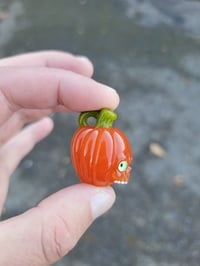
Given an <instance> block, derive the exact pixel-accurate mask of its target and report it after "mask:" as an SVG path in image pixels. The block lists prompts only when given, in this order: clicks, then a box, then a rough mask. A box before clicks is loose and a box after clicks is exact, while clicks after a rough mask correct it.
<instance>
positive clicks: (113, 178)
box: [71, 109, 132, 186]
mask: <svg viewBox="0 0 200 266" xmlns="http://www.w3.org/2000/svg"><path fill="white" fill-rule="evenodd" d="M90 117H94V118H95V119H96V124H95V126H90V125H88V119H89V118H90ZM116 118H117V114H116V113H115V112H113V111H110V110H108V109H102V110H100V111H91V112H83V113H81V114H80V116H79V125H80V128H79V129H78V130H77V131H76V132H75V134H74V136H73V139H72V143H71V157H72V163H73V165H74V168H75V171H76V172H77V175H78V176H79V178H80V180H81V181H82V182H84V183H89V184H92V185H96V186H108V185H110V184H113V183H121V184H127V183H128V181H129V178H130V171H131V166H130V165H131V162H132V152H131V146H130V144H129V141H128V139H127V137H126V136H125V135H124V133H122V132H121V131H120V130H119V129H117V128H112V123H113V121H114V120H115V119H116Z"/></svg>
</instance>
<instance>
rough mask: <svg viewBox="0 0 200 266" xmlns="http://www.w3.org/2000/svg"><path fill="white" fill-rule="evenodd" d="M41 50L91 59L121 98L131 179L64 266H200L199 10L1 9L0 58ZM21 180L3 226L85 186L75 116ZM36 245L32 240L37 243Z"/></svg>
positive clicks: (192, 4)
mask: <svg viewBox="0 0 200 266" xmlns="http://www.w3.org/2000/svg"><path fill="white" fill-rule="evenodd" d="M43 49H59V50H64V51H69V52H72V53H75V54H80V55H86V56H88V57H89V58H90V59H91V60H92V61H93V63H94V66H95V74H94V79H96V80H98V81H100V82H103V83H106V84H108V85H110V86H112V87H114V88H115V89H117V91H118V92H119V94H120V97H121V103H120V106H119V107H118V109H117V112H118V116H119V118H118V120H117V122H116V124H115V125H116V126H117V127H119V128H120V129H122V130H123V131H124V132H125V133H126V135H127V136H128V138H129V139H130V141H131V145H132V148H133V151H134V156H135V157H134V164H133V171H132V178H131V181H130V182H129V184H128V185H126V186H120V185H115V186H114V188H115V190H116V194H117V201H116V203H115V205H114V207H113V208H112V210H111V211H109V212H108V213H107V214H106V215H104V216H103V217H101V218H100V219H98V220H97V221H96V222H95V223H94V224H93V225H92V227H91V228H90V229H89V230H88V231H87V232H86V233H85V235H84V236H83V237H82V239H81V240H80V242H79V243H78V245H77V247H76V248H75V249H74V250H73V251H72V252H71V253H70V254H69V255H68V256H67V257H65V258H64V259H63V260H61V261H60V262H58V263H56V264H55V265H57V266H62V265H72V266H94V265H95V266H104V265H105V266H108V265H109V266H122V265H123V266H132V265H133V266H158V265H159V266H168V265H172V266H175V265H181V266H195V265H199V262H200V222H199V220H200V204H199V200H200V178H199V174H200V119H199V116H200V1H192V0H182V1H178V0H168V1H164V0H101V1H99V0H57V1H53V0H43V1H39V0H29V1H27V0H16V1H11V0H1V2H0V57H6V56H10V55H13V54H19V53H23V52H28V51H35V50H43ZM53 119H54V120H55V124H56V126H55V130H54V132H53V133H52V134H51V136H49V137H48V138H47V139H46V140H45V141H43V142H41V143H40V144H39V145H37V147H36V148H35V149H34V151H33V152H32V153H31V154H30V155H29V156H28V157H26V158H25V159H24V160H23V162H22V163H21V164H20V167H19V168H18V169H17V171H16V172H15V173H14V175H13V177H12V180H11V186H10V190H9V198H8V200H7V203H6V208H5V212H4V216H3V218H4V219H6V218H8V217H11V216H14V215H17V214H20V213H22V212H23V211H25V210H27V209H28V208H30V207H32V206H34V205H35V204H37V203H38V202H39V201H40V200H41V199H43V198H44V197H46V196H48V195H49V194H51V193H53V192H55V191H57V190H59V189H60V188H63V187H65V186H69V185H72V184H75V183H77V182H78V179H77V177H76V175H75V173H74V170H73V168H72V165H71V162H70V151H69V146H70V140H71V137H72V134H73V132H74V131H75V129H76V128H77V114H56V115H54V117H53ZM30 241H31V240H30Z"/></svg>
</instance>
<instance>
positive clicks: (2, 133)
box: [0, 109, 51, 145]
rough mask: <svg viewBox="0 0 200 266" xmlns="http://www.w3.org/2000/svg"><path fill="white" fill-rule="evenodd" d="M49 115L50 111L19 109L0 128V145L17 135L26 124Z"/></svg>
mask: <svg viewBox="0 0 200 266" xmlns="http://www.w3.org/2000/svg"><path fill="white" fill-rule="evenodd" d="M50 113H51V110H31V109H28V110H27V109H21V110H19V111H17V112H15V113H14V114H13V115H12V116H11V117H10V118H9V119H8V120H7V121H6V122H5V123H4V124H2V125H1V126H0V145H2V144H3V143H5V142H6V141H7V140H9V139H10V138H11V137H13V136H14V135H16V134H17V133H19V131H20V130H21V129H22V128H23V127H24V125H25V124H26V123H29V122H32V121H34V120H38V119H40V118H42V117H44V116H47V115H49V114H50Z"/></svg>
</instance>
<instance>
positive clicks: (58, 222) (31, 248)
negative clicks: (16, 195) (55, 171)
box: [0, 51, 119, 266]
mask: <svg viewBox="0 0 200 266" xmlns="http://www.w3.org/2000/svg"><path fill="white" fill-rule="evenodd" d="M92 74H93V65H92V63H91V62H90V61H89V60H88V59H87V58H85V57H79V56H74V55H72V54H69V53H64V52H60V51H43V52H36V53H29V54H24V55H20V56H14V57H10V58H6V59H1V60H0V106H1V108H0V213H1V211H2V209H3V206H4V203H5V200H6V196H7V191H8V185H9V177H10V175H11V174H12V172H13V171H14V170H15V168H16V167H17V166H18V164H19V162H20V161H21V160H22V159H23V158H24V156H26V154H27V153H29V152H30V151H31V150H32V149H33V148H34V146H35V145H36V144H37V143H38V142H39V141H40V140H42V139H43V138H45V137H46V136H47V135H48V134H49V133H50V132H51V131H52V130H53V121H52V120H51V119H50V118H49V117H48V115H49V114H51V113H53V112H61V111H62V112H69V111H78V112H81V111H86V110H97V109H101V108H103V107H107V108H110V109H115V108H116V107H117V105H118V103H119V97H118V95H117V93H116V91H115V90H113V89H111V88H109V87H107V86H105V85H103V84H101V83H98V82H96V81H94V80H93V79H92V78H91V76H92ZM41 91H42V92H43V93H41ZM27 122H29V123H30V122H31V124H30V125H29V126H26V127H25V128H24V125H25V124H26V123H27ZM55 178H56V177H55ZM114 201H115V193H114V191H113V189H112V188H110V187H101V188H99V187H98V188H97V187H95V186H92V185H86V184H77V185H74V186H71V187H67V188H64V189H62V190H61V191H58V192H57V193H55V194H53V195H51V196H49V197H48V198H46V199H44V200H43V201H41V202H40V203H39V204H38V206H35V207H34V208H32V209H30V210H28V211H27V212H25V213H23V214H21V215H18V216H16V217H13V218H10V219H8V220H4V221H1V222H0V247H1V252H0V265H4V266H7V265H15V266H18V265H20V266H25V265H30V266H33V265H37V266H43V265H50V264H52V263H54V262H56V261H58V260H59V259H61V258H62V257H63V256H65V255H66V254H67V253H68V252H69V251H70V250H71V249H72V248H73V247H74V246H75V245H76V243H77V241H78V240H79V238H80V237H81V236H82V235H83V233H84V232H85V230H87V228H88V227H89V226H90V225H91V223H92V222H93V221H94V220H95V219H96V218H97V217H98V216H100V215H102V214H103V213H104V212H106V211H107V210H108V209H109V208H110V207H111V206H112V204H113V203H114Z"/></svg>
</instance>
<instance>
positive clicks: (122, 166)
mask: <svg viewBox="0 0 200 266" xmlns="http://www.w3.org/2000/svg"><path fill="white" fill-rule="evenodd" d="M127 168H128V162H127V161H121V162H120V163H119V165H118V170H119V171H120V172H124V171H126V170H127Z"/></svg>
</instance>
